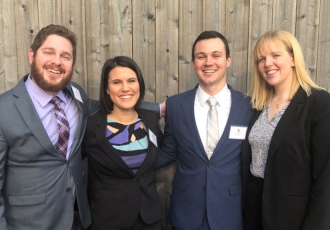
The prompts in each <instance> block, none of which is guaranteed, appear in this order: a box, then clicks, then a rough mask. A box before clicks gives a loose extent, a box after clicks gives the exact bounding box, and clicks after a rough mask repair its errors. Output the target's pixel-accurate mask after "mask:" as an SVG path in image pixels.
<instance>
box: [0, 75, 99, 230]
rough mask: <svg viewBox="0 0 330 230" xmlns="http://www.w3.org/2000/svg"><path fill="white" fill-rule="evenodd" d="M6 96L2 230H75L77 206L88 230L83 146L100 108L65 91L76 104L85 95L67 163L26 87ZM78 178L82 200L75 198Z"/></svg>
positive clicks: (0, 146)
mask: <svg viewBox="0 0 330 230" xmlns="http://www.w3.org/2000/svg"><path fill="white" fill-rule="evenodd" d="M26 78H27V76H25V77H24V78H23V79H22V80H21V81H20V82H19V83H18V84H17V85H16V86H15V87H14V88H13V89H11V90H9V91H7V92H5V93H3V94H2V95H0V105H1V110H0V229H2V230H12V229H15V230H17V229H19V230H22V229H29V230H55V229H56V230H57V229H58V230H67V229H68V230H69V229H71V227H72V222H73V219H74V202H75V197H76V200H77V204H78V208H79V212H80V218H81V220H82V225H83V226H84V227H85V228H87V227H88V226H89V225H90V224H91V217H90V210H89V205H88V200H87V195H86V185H85V182H84V180H83V167H82V160H81V154H80V151H81V147H80V146H81V141H82V137H83V135H84V131H85V127H86V119H87V116H89V115H91V114H93V113H94V112H96V111H97V110H98V108H99V106H98V103H97V102H96V101H93V100H90V99H89V98H88V97H87V95H86V93H85V92H84V90H83V89H82V88H81V87H80V86H79V85H77V84H75V83H70V84H69V85H68V86H67V87H66V88H65V89H64V90H66V91H67V92H69V93H70V94H71V95H72V97H73V98H75V96H74V94H73V92H72V86H74V87H75V88H76V89H78V90H79V91H80V95H81V99H82V101H83V103H82V102H80V101H79V100H77V99H76V98H75V100H76V103H77V105H78V107H79V110H80V117H79V126H78V127H77V131H76V134H75V137H74V141H73V143H72V148H71V154H70V157H69V159H68V160H66V159H65V158H64V157H63V156H62V155H61V154H60V153H59V152H58V151H57V150H56V149H55V147H54V146H53V144H52V143H51V141H50V139H49V138H48V135H47V133H46V131H45V129H44V127H43V124H42V122H41V120H40V118H39V116H38V114H37V111H36V109H35V107H34V105H33V103H32V101H31V98H30V96H29V94H28V93H27V91H26V89H25V85H24V81H25V80H26ZM72 178H73V180H74V183H75V186H76V196H75V197H74V196H73V195H72V189H71V188H72V183H73V182H72V181H71V179H72Z"/></svg>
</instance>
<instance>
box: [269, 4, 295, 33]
mask: <svg viewBox="0 0 330 230" xmlns="http://www.w3.org/2000/svg"><path fill="white" fill-rule="evenodd" d="M296 8H297V7H296V0H274V5H273V17H274V19H273V26H272V29H274V30H279V29H280V30H287V31H289V32H290V33H292V34H294V33H295V25H296Z"/></svg>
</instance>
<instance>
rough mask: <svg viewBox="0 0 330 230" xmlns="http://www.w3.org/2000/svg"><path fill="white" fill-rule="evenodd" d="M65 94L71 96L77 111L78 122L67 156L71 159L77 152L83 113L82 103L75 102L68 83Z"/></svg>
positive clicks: (75, 99)
mask: <svg viewBox="0 0 330 230" xmlns="http://www.w3.org/2000/svg"><path fill="white" fill-rule="evenodd" d="M66 92H68V93H69V94H70V95H71V97H72V98H73V100H74V101H75V102H76V105H77V106H78V109H79V121H78V125H77V129H76V133H75V135H74V139H73V141H72V145H71V153H70V155H69V158H71V157H73V155H74V154H75V153H76V152H77V150H76V149H77V147H79V143H80V139H81V138H82V132H83V129H84V125H85V123H84V122H83V118H84V114H83V112H82V111H83V109H82V102H81V101H79V100H77V98H76V97H75V95H74V93H73V90H72V84H71V83H69V84H68V85H67V86H66Z"/></svg>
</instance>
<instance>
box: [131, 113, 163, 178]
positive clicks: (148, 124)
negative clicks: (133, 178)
mask: <svg viewBox="0 0 330 230" xmlns="http://www.w3.org/2000/svg"><path fill="white" fill-rule="evenodd" d="M139 117H140V118H141V119H142V121H143V124H144V125H145V127H146V130H147V135H148V149H147V155H146V157H145V159H144V161H143V162H142V165H141V166H140V168H139V170H138V171H137V172H136V175H141V174H143V173H144V172H145V170H146V169H148V168H149V167H150V165H152V164H153V159H155V156H156V154H155V153H157V148H158V147H155V146H154V144H153V143H152V142H151V141H150V136H149V131H148V130H151V129H150V128H151V127H152V125H151V122H155V121H152V120H150V119H148V118H147V117H146V116H145V115H144V114H143V111H142V112H139ZM154 148H156V150H153V149H154Z"/></svg>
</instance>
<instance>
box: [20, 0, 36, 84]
mask: <svg viewBox="0 0 330 230" xmlns="http://www.w3.org/2000/svg"><path fill="white" fill-rule="evenodd" d="M15 17H16V19H17V23H16V24H15V27H16V39H15V40H16V44H17V52H18V53H17V62H18V65H19V66H20V68H18V75H19V78H21V77H23V76H24V75H25V74H26V73H29V72H30V69H31V68H30V63H29V61H28V51H29V49H30V46H31V44H32V42H33V39H34V37H35V35H36V34H37V33H38V30H37V29H36V28H38V5H37V4H35V2H34V1H29V2H26V1H24V0H17V1H16V4H15Z"/></svg>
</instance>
